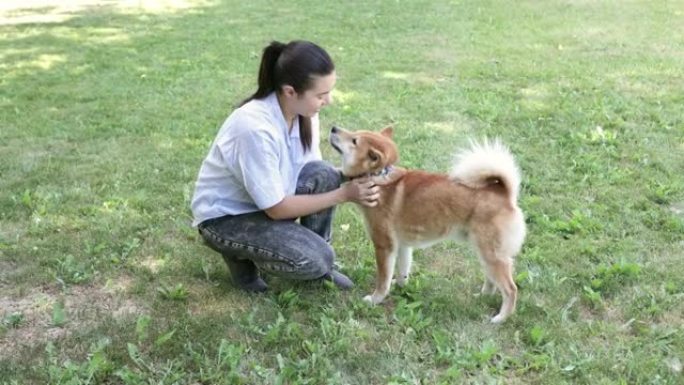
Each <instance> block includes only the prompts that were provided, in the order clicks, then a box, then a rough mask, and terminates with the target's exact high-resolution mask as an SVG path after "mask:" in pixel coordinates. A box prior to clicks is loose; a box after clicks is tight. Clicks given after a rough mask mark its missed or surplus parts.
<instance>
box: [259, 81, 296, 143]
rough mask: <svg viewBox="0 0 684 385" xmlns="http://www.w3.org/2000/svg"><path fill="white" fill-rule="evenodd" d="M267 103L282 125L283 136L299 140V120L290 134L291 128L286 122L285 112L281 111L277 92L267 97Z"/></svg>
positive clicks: (293, 125)
mask: <svg viewBox="0 0 684 385" xmlns="http://www.w3.org/2000/svg"><path fill="white" fill-rule="evenodd" d="M266 102H267V103H268V104H269V106H270V107H271V113H272V115H273V116H274V117H275V118H276V120H277V122H278V124H279V125H280V128H281V130H282V132H283V135H285V137H286V138H287V137H290V138H299V119H295V120H294V123H293V124H292V132H290V128H289V126H288V124H287V121H286V120H285V115H284V114H283V110H282V109H280V103H278V95H277V94H276V92H275V91H273V92H271V93H270V94H269V95H268V96H267V97H266Z"/></svg>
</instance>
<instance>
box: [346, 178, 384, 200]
mask: <svg viewBox="0 0 684 385" xmlns="http://www.w3.org/2000/svg"><path fill="white" fill-rule="evenodd" d="M342 188H344V189H345V190H344V191H345V196H346V197H347V201H352V202H356V203H358V204H361V205H364V206H366V207H375V206H377V205H378V199H379V198H380V187H378V186H376V185H375V183H374V182H373V181H372V180H370V178H358V179H353V180H351V181H349V182H347V183H345V184H344V185H343V186H342Z"/></svg>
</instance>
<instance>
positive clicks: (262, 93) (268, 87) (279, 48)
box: [240, 41, 286, 106]
mask: <svg viewBox="0 0 684 385" xmlns="http://www.w3.org/2000/svg"><path fill="white" fill-rule="evenodd" d="M285 47H286V46H285V44H283V43H280V42H277V41H272V42H271V44H269V45H268V46H267V47H266V48H264V52H263V54H262V56H261V65H259V79H258V84H257V90H256V92H255V93H254V94H253V95H252V96H250V97H248V98H247V99H245V100H243V101H242V103H240V106H242V105H244V104H245V103H247V102H249V101H250V100H252V99H263V98H265V97H267V96H268V94H270V93H271V92H273V91H275V90H276V84H275V72H276V71H275V66H276V63H277V62H278V58H279V57H280V54H281V53H282V52H283V50H284V49H285Z"/></svg>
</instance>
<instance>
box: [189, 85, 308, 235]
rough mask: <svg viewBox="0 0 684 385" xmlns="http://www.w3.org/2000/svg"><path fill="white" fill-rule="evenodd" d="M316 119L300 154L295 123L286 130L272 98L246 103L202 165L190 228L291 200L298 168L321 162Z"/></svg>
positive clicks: (219, 136)
mask: <svg viewBox="0 0 684 385" xmlns="http://www.w3.org/2000/svg"><path fill="white" fill-rule="evenodd" d="M319 141H320V129H319V122H318V115H316V116H314V117H313V118H312V119H311V149H310V150H309V151H308V152H306V153H305V152H304V148H303V146H302V144H301V142H300V139H299V119H295V120H294V124H293V127H292V130H290V129H289V127H288V124H287V122H286V121H285V117H284V116H283V113H282V111H281V109H280V105H279V104H278V98H277V96H276V93H275V92H273V93H271V94H270V95H269V96H267V97H266V98H264V99H255V100H251V101H249V102H248V103H246V104H245V105H243V106H242V107H240V108H238V109H237V110H235V111H233V113H232V114H230V116H229V117H228V119H226V121H225V122H224V123H223V125H222V126H221V129H220V130H219V132H218V134H217V135H216V139H214V142H213V143H212V145H211V148H210V149H209V154H208V155H207V157H206V158H205V159H204V161H203V162H202V167H201V168H200V171H199V175H198V176H197V182H196V184H195V193H194V195H193V198H192V203H191V208H192V213H193V216H194V220H193V223H192V224H193V226H197V225H198V224H200V223H201V222H203V221H205V220H207V219H211V218H217V217H220V216H224V215H239V214H245V213H250V212H255V211H262V210H265V209H268V208H270V207H273V206H275V205H276V204H278V203H279V202H280V201H282V200H283V199H284V198H285V196H288V195H293V194H294V193H295V189H296V186H297V176H298V175H299V172H300V171H301V169H302V167H303V166H304V164H306V163H307V162H310V161H313V160H320V159H321V152H320V148H319Z"/></svg>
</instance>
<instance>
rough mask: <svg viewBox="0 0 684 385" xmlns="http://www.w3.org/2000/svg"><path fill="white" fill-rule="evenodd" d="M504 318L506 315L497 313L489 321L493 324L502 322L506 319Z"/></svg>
mask: <svg viewBox="0 0 684 385" xmlns="http://www.w3.org/2000/svg"><path fill="white" fill-rule="evenodd" d="M506 318H507V317H506V316H505V315H503V314H497V315H495V316H494V317H492V320H491V322H492V323H493V324H500V323H502V322H504V321H505V320H506Z"/></svg>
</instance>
